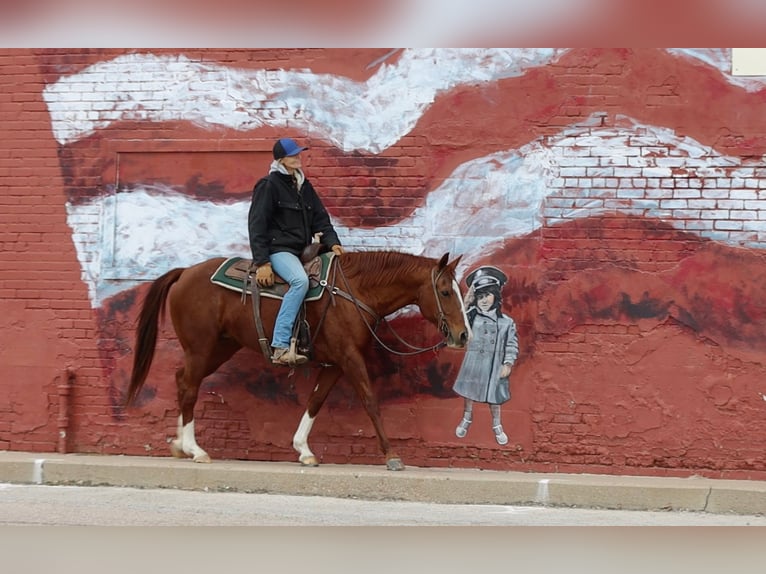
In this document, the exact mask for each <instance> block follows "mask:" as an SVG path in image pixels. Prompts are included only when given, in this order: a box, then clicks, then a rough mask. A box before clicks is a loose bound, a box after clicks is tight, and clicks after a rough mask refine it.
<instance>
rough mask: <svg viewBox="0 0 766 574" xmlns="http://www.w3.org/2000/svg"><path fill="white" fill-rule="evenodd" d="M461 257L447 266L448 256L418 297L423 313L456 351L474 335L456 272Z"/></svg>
mask: <svg viewBox="0 0 766 574" xmlns="http://www.w3.org/2000/svg"><path fill="white" fill-rule="evenodd" d="M461 257H462V255H461V256H458V257H457V259H455V260H454V261H452V262H449V263H448V260H449V253H445V254H444V255H443V256H442V258H441V259H440V260H439V262H438V263H437V264H436V266H435V267H434V268H433V269H432V270H431V277H430V281H429V282H427V283H426V284H424V285H422V286H421V288H420V293H418V306H419V307H420V312H421V313H422V314H423V316H424V317H425V318H426V319H428V320H429V321H431V322H432V323H433V324H434V325H436V326H437V327H438V328H439V330H440V331H441V332H442V334H443V335H444V337H445V339H446V341H447V346H448V347H453V348H457V349H462V348H463V347H465V345H466V343H467V342H468V338H469V335H470V332H471V327H470V326H469V325H468V317H467V316H466V313H465V306H464V305H463V297H462V296H461V295H460V287H459V285H458V282H457V279H456V278H455V268H456V267H457V264H458V262H459V261H460V258H461Z"/></svg>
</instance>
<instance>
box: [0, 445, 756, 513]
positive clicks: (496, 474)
mask: <svg viewBox="0 0 766 574" xmlns="http://www.w3.org/2000/svg"><path fill="white" fill-rule="evenodd" d="M0 483H16V484H46V485H63V484H66V485H81V486H117V487H120V486H122V487H135V488H176V489H187V490H209V491H236V492H258V493H270V494H288V495H305V496H331V497H336V498H356V499H362V500H402V501H412V502H433V503H441V504H501V505H522V506H524V505H535V506H559V507H577V508H604V509H620V510H647V511H656V510H677V511H682V510H683V511H692V512H710V513H715V514H727V513H731V514H742V515H757V514H766V482H764V481H750V480H723V479H710V478H701V477H691V478H670V477H646V476H623V475H620V476H613V475H596V474H563V473H562V474H559V473H555V474H551V473H527V472H512V471H489V470H477V469H456V468H422V467H412V466H408V467H407V468H406V469H405V470H404V471H401V472H394V471H389V470H386V468H385V466H384V465H381V466H363V465H352V464H342V465H340V464H323V465H321V466H318V467H308V468H305V467H301V466H300V465H299V464H298V463H291V462H255V461H236V460H234V461H233V460H227V461H220V460H216V461H213V462H212V463H211V464H199V463H194V462H191V461H189V460H181V459H175V458H171V457H143V456H123V455H96V454H57V453H33V452H19V451H0Z"/></svg>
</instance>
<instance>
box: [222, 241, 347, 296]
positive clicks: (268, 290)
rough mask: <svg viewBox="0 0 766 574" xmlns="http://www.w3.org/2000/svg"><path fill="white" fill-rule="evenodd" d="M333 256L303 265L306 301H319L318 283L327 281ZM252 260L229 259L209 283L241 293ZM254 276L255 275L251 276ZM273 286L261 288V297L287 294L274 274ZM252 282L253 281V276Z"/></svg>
mask: <svg viewBox="0 0 766 574" xmlns="http://www.w3.org/2000/svg"><path fill="white" fill-rule="evenodd" d="M333 257H335V254H334V253H332V252H331V251H330V252H327V253H322V254H321V255H318V256H316V257H314V259H312V260H311V261H309V262H308V263H306V264H304V265H303V268H304V269H305V270H306V274H307V275H308V276H309V291H308V293H306V301H314V300H316V299H319V298H320V297H321V296H322V293H323V292H324V286H323V285H322V284H321V283H320V281H325V280H327V273H328V272H329V270H330V262H331V261H332V258H333ZM251 263H252V259H244V258H242V257H229V258H228V259H226V260H225V261H224V262H223V263H221V264H220V265H219V266H218V269H216V270H215V273H213V275H211V277H210V281H211V282H212V283H215V284H216V285H220V286H221V287H224V288H226V289H230V290H232V291H237V292H238V293H242V286H243V285H244V284H245V278H246V277H247V273H248V269H250V264H251ZM253 275H255V274H253ZM274 278H275V281H274V285H272V286H271V287H261V291H260V293H261V297H271V298H272V299H282V298H283V297H284V296H285V293H287V287H288V285H287V283H285V282H284V280H283V279H282V278H281V277H279V276H278V275H276V274H275V276H274ZM252 280H255V277H254V276H253V278H252ZM250 287H251V286H250V284H248V286H247V294H248V295H251V294H252V290H251V288H250Z"/></svg>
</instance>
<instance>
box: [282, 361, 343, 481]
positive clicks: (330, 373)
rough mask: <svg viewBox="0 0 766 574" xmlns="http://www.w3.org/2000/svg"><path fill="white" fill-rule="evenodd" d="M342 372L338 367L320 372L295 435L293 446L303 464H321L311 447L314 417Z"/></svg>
mask: <svg viewBox="0 0 766 574" xmlns="http://www.w3.org/2000/svg"><path fill="white" fill-rule="evenodd" d="M341 374H342V371H341V370H340V369H339V368H338V367H327V368H325V369H323V370H321V371H320V372H319V376H318V377H317V383H316V386H315V387H314V390H313V391H312V393H311V396H310V397H309V400H308V404H307V405H306V412H305V413H303V418H301V422H300V424H299V425H298V429H297V430H296V431H295V435H293V448H294V449H295V450H297V451H298V461H300V463H301V464H302V465H303V466H319V461H318V460H317V457H316V456H314V453H313V452H311V449H310V448H309V442H308V441H309V433H310V432H311V427H312V426H314V419H315V418H316V416H317V413H319V410H320V409H321V408H322V405H323V404H324V401H325V399H326V398H327V395H328V394H329V393H330V389H332V388H333V386H335V383H336V381H337V380H338V378H339V377H340V375H341Z"/></svg>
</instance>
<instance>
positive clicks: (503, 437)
mask: <svg viewBox="0 0 766 574" xmlns="http://www.w3.org/2000/svg"><path fill="white" fill-rule="evenodd" d="M492 430H493V431H495V440H496V441H497V444H508V435H507V434H505V433H504V432H503V425H495V426H493V427H492Z"/></svg>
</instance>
